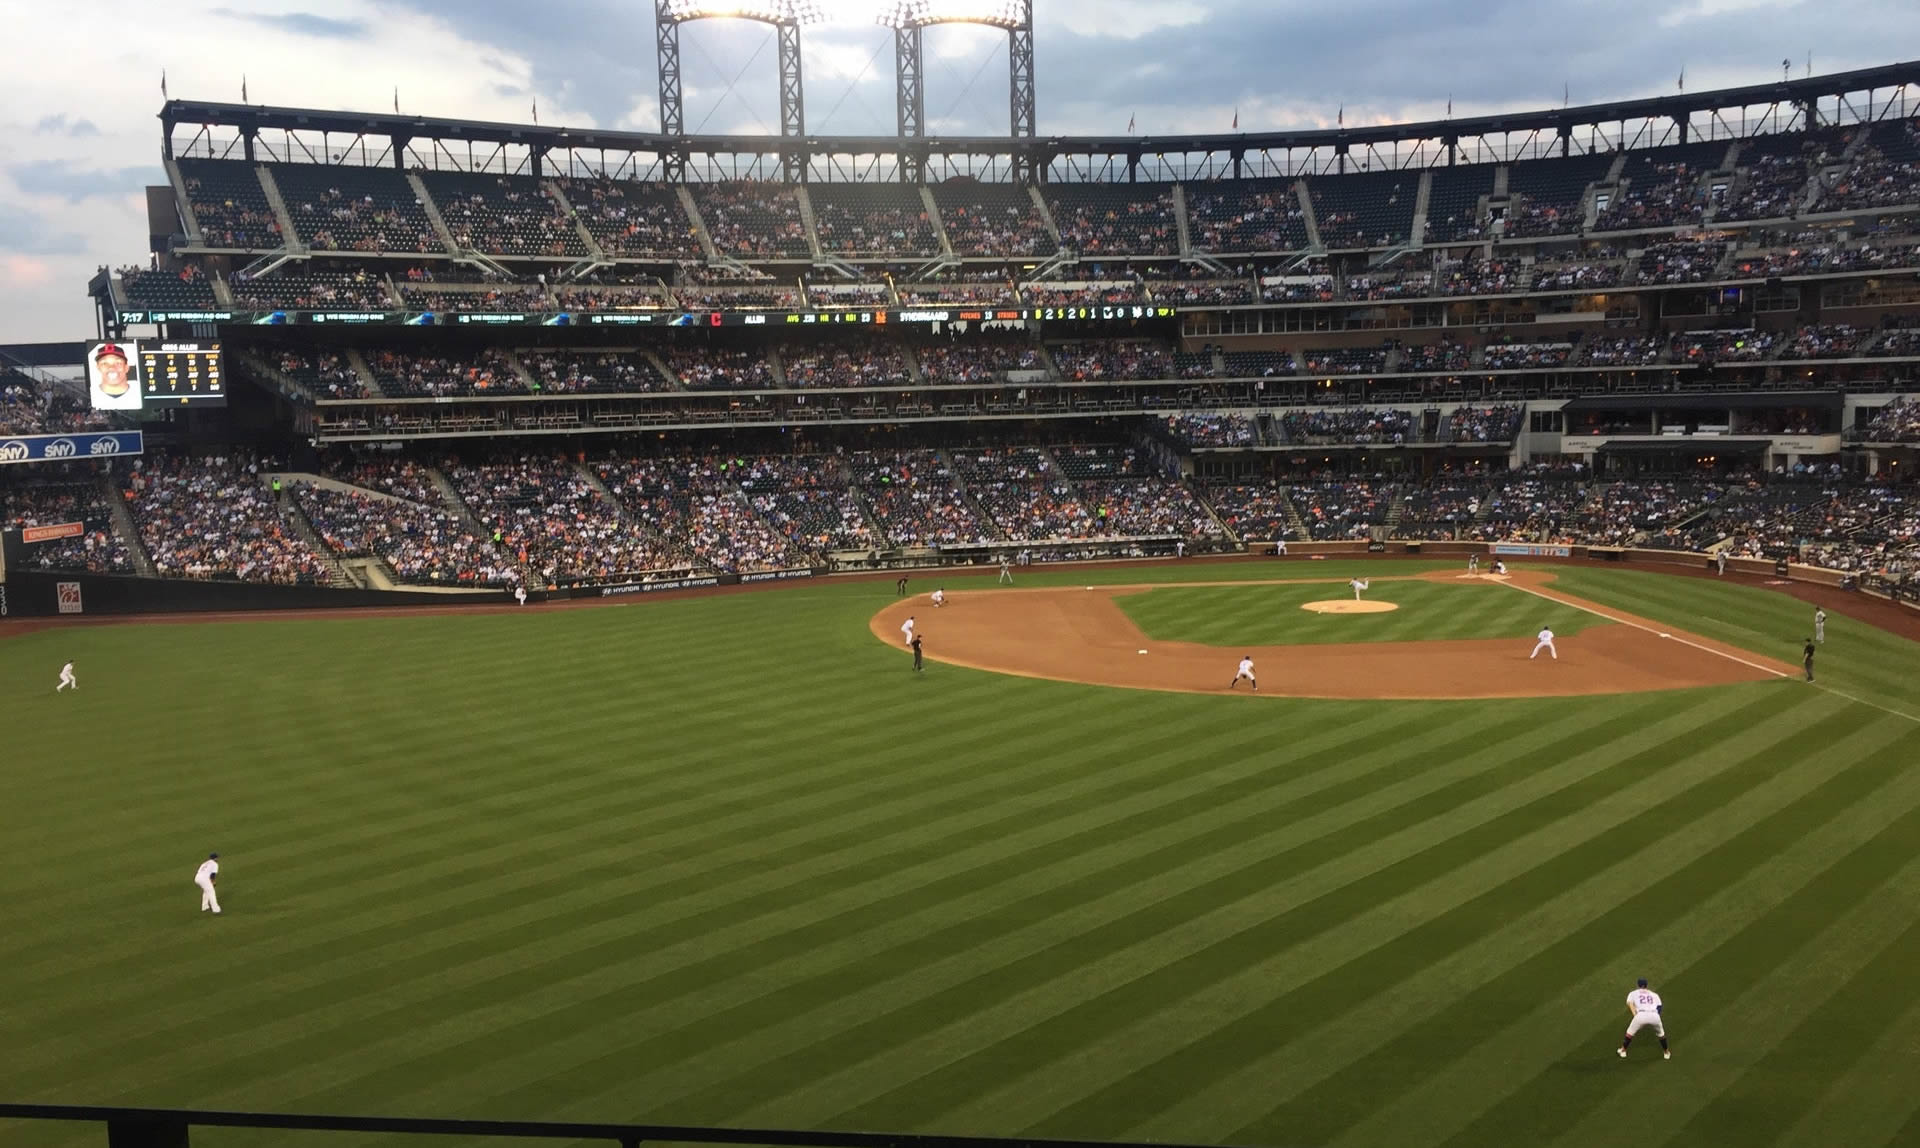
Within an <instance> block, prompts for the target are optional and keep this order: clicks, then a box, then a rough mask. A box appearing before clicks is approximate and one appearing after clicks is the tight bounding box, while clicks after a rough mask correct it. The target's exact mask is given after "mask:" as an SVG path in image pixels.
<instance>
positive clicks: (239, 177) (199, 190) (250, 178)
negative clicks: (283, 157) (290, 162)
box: [179, 159, 286, 251]
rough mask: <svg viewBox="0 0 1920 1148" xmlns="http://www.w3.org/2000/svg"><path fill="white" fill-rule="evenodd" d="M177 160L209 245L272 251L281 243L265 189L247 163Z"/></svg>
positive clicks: (191, 204)
mask: <svg viewBox="0 0 1920 1148" xmlns="http://www.w3.org/2000/svg"><path fill="white" fill-rule="evenodd" d="M179 162H180V176H181V179H182V180H183V181H184V182H185V184H186V189H187V202H188V204H189V205H190V206H191V207H192V209H193V215H194V218H195V219H196V220H197V221H198V222H199V224H200V235H201V239H202V241H203V242H205V244H206V245H207V246H208V247H231V248H238V249H241V250H248V251H271V250H274V249H275V248H278V247H281V246H283V245H284V244H285V242H286V241H285V239H284V238H283V237H282V236H281V234H280V221H279V220H278V219H277V218H275V217H274V214H273V205H272V204H271V203H269V202H268V201H267V189H266V188H264V187H262V186H261V184H260V176H259V175H258V173H256V172H255V170H254V166H253V165H252V164H250V163H243V162H241V161H239V160H223V159H182V160H180V161H179Z"/></svg>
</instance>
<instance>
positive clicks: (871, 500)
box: [849, 450, 997, 546]
mask: <svg viewBox="0 0 1920 1148" xmlns="http://www.w3.org/2000/svg"><path fill="white" fill-rule="evenodd" d="M849 467H850V472H851V474H852V476H853V479H854V482H855V483H856V485H857V487H858V489H859V491H860V493H861V495H862V496H863V497H865V499H866V500H867V505H868V506H869V507H870V508H871V509H872V512H873V523H874V526H875V527H876V528H878V529H879V531H880V533H881V534H882V535H884V536H885V538H886V539H887V540H888V541H889V542H891V543H893V544H894V545H896V546H954V545H967V544H971V543H976V542H984V541H988V540H990V539H993V538H995V537H997V535H996V534H995V533H994V532H993V530H992V529H991V528H990V527H988V526H987V525H986V524H985V523H983V522H982V521H981V520H980V516H979V515H978V514H976V513H975V512H974V510H973V507H972V505H971V503H969V501H968V500H967V497H966V495H964V494H963V493H961V491H960V488H959V486H958V484H957V483H956V482H955V479H954V473H953V471H952V469H951V468H949V467H948V465H947V464H946V463H945V462H944V461H942V460H941V458H940V456H939V454H938V452H935V451H931V450H898V451H858V452H855V453H854V454H853V455H852V457H851V458H850V460H849Z"/></svg>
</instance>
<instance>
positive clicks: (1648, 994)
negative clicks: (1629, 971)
mask: <svg viewBox="0 0 1920 1148" xmlns="http://www.w3.org/2000/svg"><path fill="white" fill-rule="evenodd" d="M1660 1007H1661V1006H1660V994H1659V993H1657V992H1654V991H1653V990H1652V989H1650V988H1648V987H1647V978H1645V977H1641V978H1640V987H1639V988H1636V989H1634V990H1633V991H1632V992H1630V993H1628V994H1627V1011H1628V1012H1629V1013H1632V1014H1633V1019H1632V1020H1631V1021H1629V1022H1628V1023H1627V1035H1626V1036H1625V1037H1624V1038H1622V1039H1621V1041H1620V1047H1619V1048H1618V1049H1616V1050H1615V1051H1616V1052H1618V1053H1619V1054H1620V1057H1621V1059H1622V1060H1624V1059H1626V1055H1627V1046H1628V1045H1630V1044H1632V1043H1633V1034H1634V1033H1636V1032H1639V1031H1640V1030H1641V1029H1643V1028H1650V1029H1652V1030H1653V1035H1655V1036H1657V1037H1659V1038H1660V1056H1661V1057H1662V1058H1663V1059H1665V1060H1672V1059H1673V1050H1672V1049H1671V1048H1668V1047H1667V1026H1666V1024H1665V1022H1663V1021H1662V1020H1661V1019H1660Z"/></svg>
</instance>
